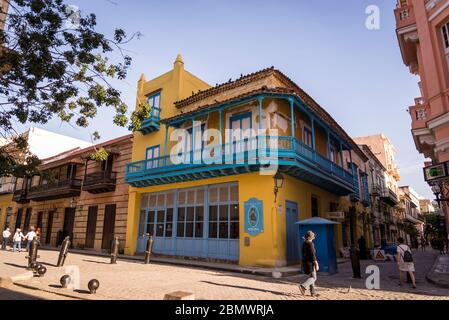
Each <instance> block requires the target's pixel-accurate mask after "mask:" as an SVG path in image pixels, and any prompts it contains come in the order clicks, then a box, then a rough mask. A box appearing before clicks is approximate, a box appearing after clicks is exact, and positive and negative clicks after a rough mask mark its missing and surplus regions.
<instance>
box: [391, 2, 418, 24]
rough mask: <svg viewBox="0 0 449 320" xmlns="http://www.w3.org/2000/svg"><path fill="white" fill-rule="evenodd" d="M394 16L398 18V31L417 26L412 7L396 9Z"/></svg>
mask: <svg viewBox="0 0 449 320" xmlns="http://www.w3.org/2000/svg"><path fill="white" fill-rule="evenodd" d="M394 15H395V17H396V29H401V28H404V27H408V26H411V25H414V24H416V18H415V10H414V9H413V6H412V5H409V6H403V7H400V8H396V9H395V10H394Z"/></svg>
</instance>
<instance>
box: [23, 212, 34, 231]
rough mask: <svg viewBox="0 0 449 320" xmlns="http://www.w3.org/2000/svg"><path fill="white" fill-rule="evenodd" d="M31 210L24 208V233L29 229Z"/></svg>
mask: <svg viewBox="0 0 449 320" xmlns="http://www.w3.org/2000/svg"><path fill="white" fill-rule="evenodd" d="M32 210H33V209H32V208H27V209H26V214H25V222H24V223H23V231H24V233H26V232H28V231H29V229H30V221H31V211H32Z"/></svg>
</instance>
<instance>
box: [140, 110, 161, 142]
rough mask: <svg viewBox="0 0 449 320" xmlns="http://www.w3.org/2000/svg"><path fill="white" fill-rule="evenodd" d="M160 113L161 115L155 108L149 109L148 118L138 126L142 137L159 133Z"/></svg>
mask: <svg viewBox="0 0 449 320" xmlns="http://www.w3.org/2000/svg"><path fill="white" fill-rule="evenodd" d="M160 113H161V109H160V108H156V107H153V108H151V114H150V117H149V118H148V119H145V120H144V121H143V122H142V125H141V126H140V129H139V131H140V132H142V134H143V135H147V134H150V133H153V132H155V131H159V129H160V125H161V118H160Z"/></svg>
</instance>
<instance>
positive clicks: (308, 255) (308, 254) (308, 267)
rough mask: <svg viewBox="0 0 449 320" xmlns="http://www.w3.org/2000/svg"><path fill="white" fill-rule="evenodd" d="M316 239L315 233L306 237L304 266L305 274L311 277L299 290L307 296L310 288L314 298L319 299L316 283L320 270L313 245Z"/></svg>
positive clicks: (309, 232) (308, 233)
mask: <svg viewBox="0 0 449 320" xmlns="http://www.w3.org/2000/svg"><path fill="white" fill-rule="evenodd" d="M315 237H316V235H315V233H313V231H307V233H306V235H305V237H304V244H303V246H302V258H303V259H302V265H303V270H304V273H305V274H307V275H308V276H309V277H308V278H307V280H306V281H305V282H304V283H302V284H300V285H299V290H300V291H301V294H302V295H305V293H306V290H307V288H309V289H310V294H311V295H312V297H319V294H317V293H316V291H315V282H316V280H317V274H316V273H317V272H318V271H319V270H320V267H319V265H318V260H317V258H316V250H315V245H314V244H313V240H315Z"/></svg>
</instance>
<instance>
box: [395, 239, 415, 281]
mask: <svg viewBox="0 0 449 320" xmlns="http://www.w3.org/2000/svg"><path fill="white" fill-rule="evenodd" d="M398 243H399V244H398V247H397V251H396V252H397V255H396V261H397V264H398V268H399V285H400V286H402V280H403V273H404V272H407V273H408V274H409V275H410V278H411V280H412V284H413V289H416V281H415V274H414V272H415V264H414V263H413V255H412V250H411V249H410V247H409V246H408V245H406V244H404V238H402V237H400V238H398Z"/></svg>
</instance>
